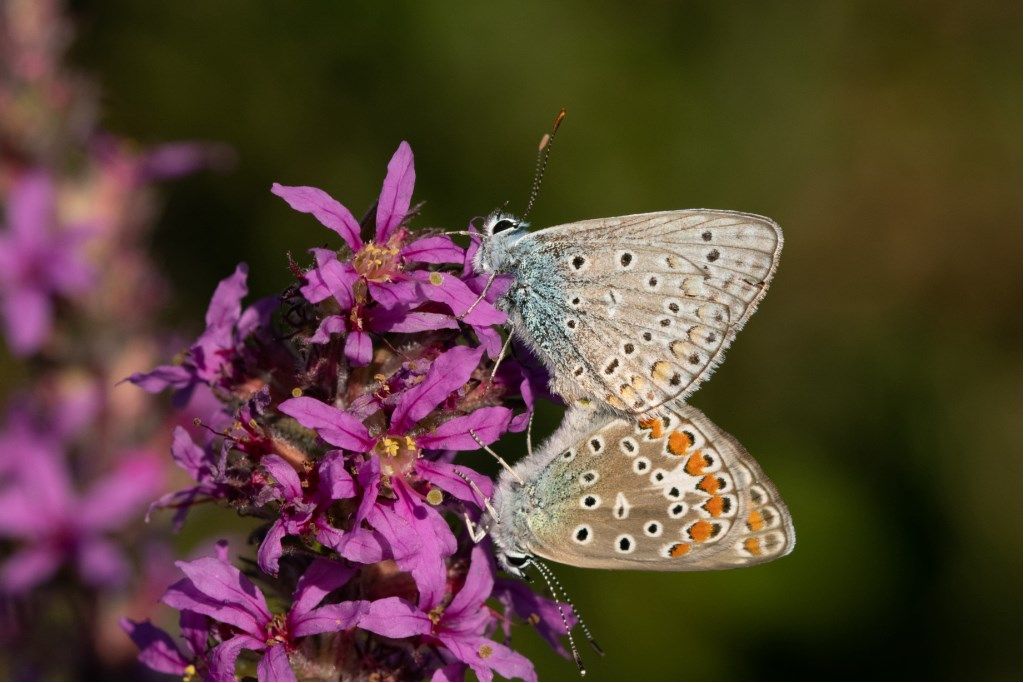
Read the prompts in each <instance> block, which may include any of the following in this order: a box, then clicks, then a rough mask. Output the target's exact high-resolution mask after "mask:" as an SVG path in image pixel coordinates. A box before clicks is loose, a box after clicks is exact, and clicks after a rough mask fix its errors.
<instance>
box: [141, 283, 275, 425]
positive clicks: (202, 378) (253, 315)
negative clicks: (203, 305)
mask: <svg viewBox="0 0 1024 683" xmlns="http://www.w3.org/2000/svg"><path fill="white" fill-rule="evenodd" d="M248 272H249V270H248V268H247V267H246V265H245V264H244V263H240V264H239V265H238V267H237V268H235V272H234V273H233V274H232V275H231V276H229V277H227V278H224V279H223V280H221V281H220V284H219V285H217V289H216V291H214V293H213V298H212V299H211V300H210V306H209V308H207V309H206V330H205V331H204V332H203V333H202V335H200V336H199V339H197V340H196V342H195V343H194V344H193V345H192V347H191V348H190V349H189V350H188V353H187V354H186V355H185V359H184V361H183V362H182V363H181V365H161V366H160V367H158V368H156V369H154V370H152V371H151V372H147V373H136V374H134V375H132V376H131V377H129V378H128V381H130V382H132V383H134V384H136V385H138V386H139V387H141V388H142V389H144V390H145V391H148V392H150V393H157V392H160V391H163V390H164V389H167V388H172V389H175V390H176V394H175V400H176V402H177V403H178V404H179V405H182V404H184V403H186V402H187V401H188V400H189V398H190V397H191V395H192V392H193V391H194V390H195V388H196V386H198V385H200V384H206V385H209V386H211V387H222V388H225V389H229V388H230V386H231V384H232V381H233V380H234V379H236V378H235V376H234V372H235V370H236V368H235V364H236V363H237V362H238V360H239V357H240V355H241V353H242V347H243V345H244V343H245V340H246V338H247V337H249V335H251V334H252V333H253V332H254V331H255V330H256V329H257V328H259V327H261V326H264V325H266V323H267V320H268V317H269V315H270V313H271V311H272V305H273V304H274V303H275V302H274V300H273V299H263V300H261V301H258V302H257V303H256V304H254V305H252V306H249V307H248V308H246V309H245V310H242V299H243V298H244V297H245V296H246V294H248V293H249V289H248V287H247V286H246V278H247V275H248Z"/></svg>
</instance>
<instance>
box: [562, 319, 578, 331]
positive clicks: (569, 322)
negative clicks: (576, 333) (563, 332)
mask: <svg viewBox="0 0 1024 683" xmlns="http://www.w3.org/2000/svg"><path fill="white" fill-rule="evenodd" d="M565 326H566V327H568V328H569V329H570V330H575V329H576V319H575V318H569V319H568V320H566V321H565Z"/></svg>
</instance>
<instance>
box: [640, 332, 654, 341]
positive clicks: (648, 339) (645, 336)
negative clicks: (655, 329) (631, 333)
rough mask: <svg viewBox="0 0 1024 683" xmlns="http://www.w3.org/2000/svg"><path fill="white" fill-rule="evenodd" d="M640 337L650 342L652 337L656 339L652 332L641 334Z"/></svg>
mask: <svg viewBox="0 0 1024 683" xmlns="http://www.w3.org/2000/svg"><path fill="white" fill-rule="evenodd" d="M640 338H641V339H643V340H644V341H645V342H650V341H651V340H652V339H654V335H653V334H651V333H650V332H644V333H643V334H642V335H640Z"/></svg>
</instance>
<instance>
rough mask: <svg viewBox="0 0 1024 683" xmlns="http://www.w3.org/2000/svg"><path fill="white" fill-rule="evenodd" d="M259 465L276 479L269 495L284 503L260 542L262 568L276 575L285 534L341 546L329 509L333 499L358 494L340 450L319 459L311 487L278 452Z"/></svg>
mask: <svg viewBox="0 0 1024 683" xmlns="http://www.w3.org/2000/svg"><path fill="white" fill-rule="evenodd" d="M260 464H261V465H262V466H263V467H264V468H265V469H266V470H267V472H268V473H269V474H270V475H271V476H272V477H273V478H274V482H273V483H272V484H271V486H270V489H271V494H270V496H271V499H273V500H277V501H279V503H280V506H281V507H280V516H279V517H278V519H277V520H276V521H275V522H274V523H273V524H272V525H271V527H270V530H269V531H268V532H267V536H266V538H264V540H263V543H262V544H261V545H260V550H259V555H258V557H259V564H260V569H262V570H263V571H265V572H267V573H268V574H271V575H276V574H277V571H278V562H279V561H280V559H281V555H282V554H283V552H284V550H283V548H282V546H281V541H282V540H284V538H285V536H303V535H309V536H311V537H312V538H315V539H316V540H317V541H318V542H320V543H322V544H323V545H325V546H327V547H328V548H334V549H336V550H337V549H339V548H341V546H342V532H340V531H338V530H337V529H335V528H334V527H333V526H332V525H331V523H330V521H329V520H328V518H327V510H328V508H329V507H330V505H331V503H333V502H334V501H336V500H344V499H346V498H352V497H354V496H355V495H356V486H355V482H354V481H352V477H351V476H349V473H348V472H346V471H345V463H344V460H343V458H342V454H341V452H340V451H333V452H331V453H328V454H327V455H326V456H325V457H324V458H323V460H321V461H320V465H319V467H318V468H317V475H318V476H317V480H316V482H315V485H314V486H310V487H309V488H305V487H303V485H302V482H301V481H300V479H299V475H298V473H297V472H296V471H295V468H293V467H292V466H291V465H289V464H288V463H287V462H285V461H284V459H282V458H281V457H279V456H277V455H270V456H267V457H265V458H263V460H262V461H261V463H260Z"/></svg>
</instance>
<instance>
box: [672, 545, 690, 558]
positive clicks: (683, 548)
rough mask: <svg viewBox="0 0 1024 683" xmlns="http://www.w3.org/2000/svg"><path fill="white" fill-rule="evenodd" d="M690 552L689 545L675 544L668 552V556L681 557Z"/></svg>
mask: <svg viewBox="0 0 1024 683" xmlns="http://www.w3.org/2000/svg"><path fill="white" fill-rule="evenodd" d="M688 552H690V544H689V543H676V544H675V545H674V546H672V547H671V548H670V549H669V551H668V556H669V557H672V558H676V557H682V556H683V555H685V554H686V553H688Z"/></svg>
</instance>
